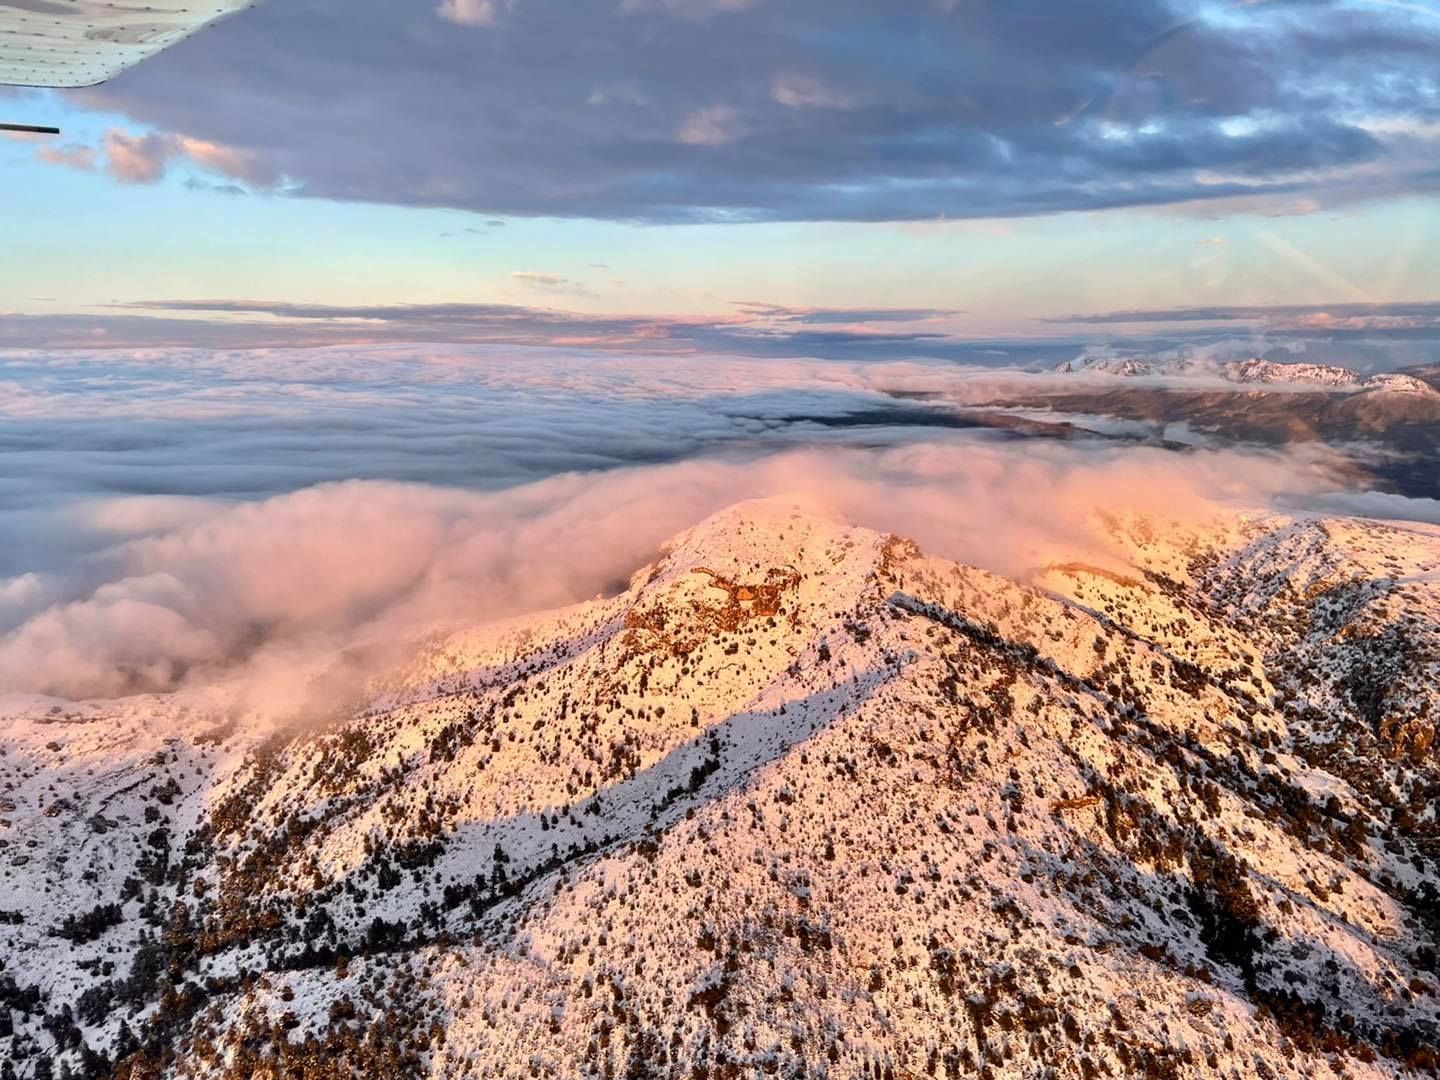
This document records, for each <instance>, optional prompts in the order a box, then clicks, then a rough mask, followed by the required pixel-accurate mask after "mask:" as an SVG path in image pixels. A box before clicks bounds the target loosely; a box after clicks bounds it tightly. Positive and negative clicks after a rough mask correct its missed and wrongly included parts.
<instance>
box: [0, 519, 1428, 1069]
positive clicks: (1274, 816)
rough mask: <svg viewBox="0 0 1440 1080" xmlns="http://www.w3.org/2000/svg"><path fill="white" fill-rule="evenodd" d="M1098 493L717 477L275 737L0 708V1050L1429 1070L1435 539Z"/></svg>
mask: <svg viewBox="0 0 1440 1080" xmlns="http://www.w3.org/2000/svg"><path fill="white" fill-rule="evenodd" d="M1106 527H1107V528H1108V531H1109V533H1110V539H1111V541H1112V545H1111V546H1112V550H1113V551H1117V552H1121V553H1123V554H1124V556H1125V561H1126V562H1128V564H1129V565H1125V566H1119V565H1112V566H1107V567H1100V566H1098V565H1094V564H1092V563H1090V562H1088V561H1086V560H1084V559H1081V558H1078V557H1077V558H1076V559H1074V560H1067V561H1064V562H1057V563H1056V564H1055V565H1053V566H1051V567H1049V568H1047V569H1037V571H1036V572H1035V574H1034V576H1033V580H1031V581H1029V582H1027V583H1020V582H1016V581H1011V580H1007V579H1005V578H1000V577H997V576H995V575H993V574H989V573H986V572H984V571H981V570H977V569H973V568H969V567H965V566H961V565H957V564H954V563H951V562H947V561H944V560H940V559H936V558H932V557H929V556H927V555H926V554H924V553H922V552H920V551H919V550H918V549H917V548H916V547H915V546H914V545H913V544H910V543H908V542H906V541H903V540H900V539H897V538H895V537H888V536H884V535H881V534H878V533H874V532H870V531H866V530H862V529H854V528H849V527H847V526H845V525H843V524H840V523H837V522H834V521H830V520H828V519H826V518H824V517H822V516H816V515H815V514H813V513H810V512H807V511H806V510H803V509H801V508H799V507H796V506H792V505H790V504H789V503H786V502H766V503H752V504H743V505H741V506H739V507H736V508H733V509H731V510H729V511H726V512H724V513H722V514H720V515H717V516H716V517H714V518H712V519H711V520H709V521H707V522H705V523H703V524H702V525H700V526H697V527H696V528H695V529H693V530H691V531H689V532H688V533H686V534H684V535H682V536H680V537H678V538H677V539H676V540H675V541H674V542H673V543H672V545H671V546H670V547H669V549H668V551H667V552H666V553H664V554H663V556H662V557H661V558H660V559H659V560H658V561H657V562H656V563H655V564H654V565H653V566H651V567H648V568H647V569H646V570H644V571H642V572H640V573H639V574H637V575H636V576H635V578H634V579H633V581H632V583H631V588H630V589H629V590H628V591H627V592H625V593H624V594H622V595H620V596H617V597H615V598H613V599H609V600H599V601H595V602H592V603H589V604H584V605H581V606H579V607H575V608H571V609H567V610H564V611H560V612H554V613H548V614H545V615H541V616H536V617H533V618H528V619H524V620H519V621H515V622H511V623H507V624H504V625H499V626H493V627H481V628H478V629H476V630H473V631H468V632H465V633H461V634H457V635H453V636H451V637H448V638H446V639H444V640H443V641H439V642H436V643H433V644H432V645H431V646H430V647H429V648H428V649H427V650H426V651H425V652H424V654H423V655H421V656H420V657H419V658H417V659H416V660H415V661H414V662H413V663H411V664H410V665H409V666H407V667H406V668H405V669H404V670H403V671H401V672H398V673H396V674H394V675H393V676H391V677H389V678H387V679H386V680H384V681H383V682H382V681H376V682H375V683H374V684H373V685H371V686H369V687H368V688H366V690H365V694H364V697H365V700H366V701H367V704H366V706H365V707H364V708H362V709H361V710H359V711H358V712H352V713H348V714H345V715H342V716H341V717H339V718H338V719H336V720H335V721H333V722H332V723H330V724H328V725H327V726H326V727H325V728H324V729H322V730H319V731H309V732H305V733H291V734H275V735H270V736H268V737H262V736H261V735H260V734H259V733H257V732H256V731H254V730H253V728H252V727H251V726H250V725H248V724H247V723H245V722H244V718H233V717H229V716H228V715H227V714H226V712H225V707H226V706H225V702H224V700H223V697H221V696H217V695H214V694H212V695H208V696H206V695H199V694H196V693H195V692H185V693H181V694H176V695H171V696H169V697H152V698H146V699H143V700H142V699H133V700H128V701H123V702H112V703H106V704H103V705H101V704H95V705H69V704H60V705H52V703H50V702H44V703H36V702H33V701H32V702H29V703H21V702H14V701H12V702H9V703H7V705H8V715H7V717H6V719H5V721H4V724H3V727H0V732H3V739H4V746H5V756H4V757H3V758H0V788H3V790H4V800H3V801H0V816H3V818H4V820H5V823H6V824H5V825H4V826H3V827H0V837H3V839H4V841H5V845H6V846H5V847H4V849H3V851H0V912H3V922H4V924H5V925H3V926H0V936H3V937H4V938H5V939H8V942H9V947H8V949H7V957H8V959H7V961H6V963H7V968H6V970H5V971H4V972H3V973H0V984H3V985H0V1004H3V1006H4V1009H3V1013H0V1023H3V1022H4V1020H5V1018H6V1017H7V1016H8V1017H9V1018H10V1023H11V1026H12V1027H13V1030H14V1032H15V1036H14V1040H13V1042H7V1043H6V1044H5V1045H7V1046H9V1047H10V1048H11V1049H10V1054H11V1057H12V1059H13V1061H14V1063H15V1065H16V1067H17V1068H19V1069H22V1070H23V1069H29V1068H31V1067H32V1065H33V1063H34V1062H35V1061H37V1060H38V1059H39V1056H41V1055H43V1056H45V1057H46V1058H47V1059H50V1060H52V1061H54V1062H56V1066H55V1068H56V1072H57V1073H58V1071H59V1068H58V1063H59V1062H62V1061H63V1062H64V1063H65V1064H67V1065H69V1066H70V1067H71V1068H72V1070H74V1071H75V1072H76V1073H79V1074H82V1075H83V1074H85V1073H86V1072H88V1073H89V1074H90V1075H97V1076H99V1075H119V1076H130V1077H137V1076H151V1075H176V1076H224V1077H241V1076H244V1077H249V1076H264V1075H275V1076H282V1075H283V1076H292V1075H293V1076H305V1077H310V1076H322V1077H330V1076H336V1077H338V1076H351V1075H367V1076H377V1077H379V1076H399V1075H406V1076H408V1075H435V1076H466V1075H470V1076H477V1077H478V1076H487V1077H488V1076H515V1077H531V1076H556V1077H574V1076H585V1077H591V1076H593V1077H605V1076H616V1077H624V1076H630V1077H651V1076H653V1077H668V1076H676V1077H686V1078H694V1077H742V1076H752V1075H776V1076H831V1077H850V1076H865V1077H891V1076H893V1077H906V1076H931V1075H933V1076H942V1077H943V1076H964V1075H971V1074H978V1073H988V1074H989V1075H994V1076H1037V1075H1054V1076H1063V1077H1069V1076H1075V1077H1091V1076H1103V1075H1110V1076H1116V1077H1121V1076H1134V1075H1147V1074H1148V1075H1156V1076H1210V1075H1226V1076H1231V1075H1233V1076H1255V1075H1259V1076H1265V1075H1269V1076H1306V1077H1313V1076H1329V1075H1337V1076H1338V1075H1341V1074H1342V1073H1343V1074H1344V1075H1347V1076H1356V1075H1377V1076H1379V1075H1399V1074H1401V1073H1403V1072H1404V1070H1405V1069H1406V1068H1407V1067H1416V1068H1420V1069H1429V1070H1432V1071H1433V1070H1434V1068H1435V1065H1436V1057H1435V1047H1436V1044H1437V1041H1440V1028H1437V1009H1440V997H1437V993H1440V970H1437V960H1436V951H1435V947H1436V936H1437V933H1440V922H1437V915H1436V912H1437V911H1440V891H1437V885H1440V863H1437V860H1440V844H1437V836H1440V828H1437V822H1436V806H1437V795H1440V768H1437V765H1440V761H1437V751H1436V748H1435V724H1436V722H1437V716H1440V713H1437V705H1440V530H1436V529H1427V528H1424V527H1399V526H1389V525H1379V524H1375V523H1369V522H1362V521H1353V520H1342V519H1332V520H1318V519H1306V520H1289V519H1277V518H1262V519H1258V520H1253V521H1240V520H1237V521H1231V522H1221V523H1217V524H1216V525H1215V526H1214V527H1213V528H1207V529H1204V530H1198V531H1197V530H1181V529H1177V528H1173V527H1169V526H1162V525H1161V524H1160V523H1155V522H1150V521H1146V520H1142V519H1132V518H1121V517H1116V518H1113V519H1109V520H1108V521H1107V523H1106ZM1078 554H1079V553H1077V555H1078ZM237 719H238V722H232V721H237ZM52 811H53V813H52ZM47 890H48V891H47ZM61 898H63V901H62V899H61ZM32 988H33V989H32ZM21 1075H25V1073H24V1072H21ZM31 1075H33V1072H32V1073H31Z"/></svg>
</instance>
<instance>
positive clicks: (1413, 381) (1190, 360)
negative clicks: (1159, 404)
mask: <svg viewBox="0 0 1440 1080" xmlns="http://www.w3.org/2000/svg"><path fill="white" fill-rule="evenodd" d="M1055 371H1056V372H1057V373H1059V374H1074V373H1077V372H1095V373H1099V374H1105V375H1122V376H1132V377H1133V376H1143V375H1161V376H1171V377H1208V378H1211V379H1217V378H1218V379H1223V380H1224V381H1226V382H1232V383H1238V384H1241V385H1245V386H1306V387H1309V386H1313V387H1317V388H1324V389H1334V390H1350V391H1375V390H1378V391H1385V392H1387V393H1405V394H1419V395H1424V396H1430V397H1436V398H1440V391H1437V390H1436V389H1435V388H1434V387H1432V386H1431V385H1430V384H1429V383H1426V382H1424V381H1423V380H1421V379H1418V378H1415V377H1414V376H1412V375H1406V374H1401V373H1393V372H1390V373H1383V374H1376V375H1368V376H1367V375H1360V374H1359V373H1357V372H1355V371H1352V370H1351V369H1349V368H1345V367H1336V366H1333V365H1329V364H1306V363H1289V364H1282V363H1276V362H1275V361H1273V360H1263V359H1260V358H1258V357H1257V358H1254V359H1250V360H1230V361H1223V362H1221V361H1215V360H1210V359H1206V358H1200V357H1183V358H1181V359H1177V360H1144V359H1140V358H1137V357H1109V356H1082V357H1079V358H1078V359H1075V360H1067V361H1065V362H1064V363H1062V364H1059V365H1058V366H1056V368H1055Z"/></svg>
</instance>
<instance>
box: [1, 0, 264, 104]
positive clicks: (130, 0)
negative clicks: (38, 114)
mask: <svg viewBox="0 0 1440 1080" xmlns="http://www.w3.org/2000/svg"><path fill="white" fill-rule="evenodd" d="M253 3H254V0H0V85H9V86H50V87H76V86H94V85H95V84H96V83H102V82H104V81H105V80H106V79H109V78H111V77H113V76H114V75H117V74H119V73H120V72H121V71H124V70H125V69H126V68H128V67H130V66H131V65H132V64H138V63H139V62H140V61H142V60H145V59H147V58H149V57H151V56H154V55H155V54H156V53H158V52H159V51H160V50H162V49H166V48H169V47H170V46H171V45H174V44H175V43H176V42H177V41H181V40H183V39H184V38H187V37H189V36H190V35H191V34H193V33H195V31H197V30H200V29H202V28H203V27H205V26H208V25H209V24H210V23H212V22H214V21H215V20H216V19H221V18H224V17H225V16H226V15H231V14H234V13H235V12H237V11H240V10H242V9H244V8H248V7H250V6H251V5H252V4H253Z"/></svg>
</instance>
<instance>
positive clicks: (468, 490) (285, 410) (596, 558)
mask: <svg viewBox="0 0 1440 1080" xmlns="http://www.w3.org/2000/svg"><path fill="white" fill-rule="evenodd" d="M1045 377H1046V376H1033V375H1025V374H1022V373H1018V372H996V371H993V370H991V371H983V370H980V371H977V370H973V369H965V368H957V367H955V366H954V365H947V364H943V363H939V362H936V363H924V362H907V363H888V364H886V363H855V364H846V363H837V362H833V361H830V362H821V361H800V360H767V359H759V358H739V357H723V356H689V357H678V358H676V357H668V358H657V357H645V358H638V359H637V358H626V357H621V356H616V355H613V354H596V353H581V352H575V351H565V350H555V349H533V350H525V349H518V350H517V349H508V350H504V349H496V348H487V347H480V346H476V347H463V348H436V347H433V346H425V347H421V346H403V347H400V346H388V347H384V348H369V349H367V348H358V347H347V348H327V349H311V350H248V351H239V352H216V351H196V350H163V351H154V352H125V353H116V352H113V351H112V352H103V351H102V352H94V353H63V354H49V355H47V354H42V353H33V352H31V353H17V354H10V355H6V356H0V420H3V434H0V516H3V519H4V520H5V521H6V522H7V523H8V526H7V528H6V530H5V531H4V537H3V544H0V694H4V693H10V694H14V693H21V694H46V695H55V696H58V697H66V698H86V697H108V696H117V695H123V694H130V693H136V692H142V691H158V690H166V689H171V688H174V687H177V686H182V685H193V684H200V683H206V682H210V681H214V680H218V679H235V678H242V679H249V680H251V681H252V682H253V683H254V684H255V685H256V686H257V687H261V686H263V688H264V693H263V697H264V698H265V699H266V700H267V701H268V702H270V703H271V704H272V705H273V704H274V703H275V702H283V701H284V700H285V698H286V696H287V695H293V694H294V693H296V690H295V685H296V682H297V680H300V679H302V678H303V677H306V676H307V674H308V673H313V671H314V670H315V669H316V666H317V664H319V663H321V662H322V661H323V658H325V657H333V656H335V655H337V654H338V653H340V652H341V651H343V650H356V649H361V648H370V649H375V648H377V647H383V646H385V645H387V644H389V645H395V644H397V643H402V642H409V641H414V640H416V639H417V638H418V636H419V635H421V634H423V633H425V632H426V631H427V630H429V629H432V628H435V627H438V626H459V625H465V624H469V623H475V622H479V621H484V620H487V619H494V618H500V617H506V616H511V615H517V614H521V613H525V612H529V611H535V610H540V609H546V608H552V607H557V606H561V605H564V604H568V603H572V602H575V601H577V600H582V599H587V598H590V597H593V596H595V595H597V594H601V593H606V592H610V591H613V590H615V589H617V588H620V587H623V584H624V582H625V581H626V580H627V578H628V577H629V576H630V574H632V573H633V572H634V571H635V570H636V569H638V568H639V567H641V566H643V565H644V564H645V563H646V562H647V561H649V560H650V559H651V558H653V557H654V555H655V553H656V552H657V550H658V549H659V548H660V547H661V545H662V544H663V543H664V542H665V541H666V540H668V539H669V538H670V537H672V536H673V535H675V534H676V533H678V532H680V531H682V530H683V529H685V528H687V527H689V526H691V525H693V524H695V523H696V522H698V521H699V520H701V519H703V518H704V517H705V516H706V515H708V514H710V513H713V512H715V511H717V510H720V509H722V508H724V507H726V506H728V505H730V504H732V503H734V502H737V501H739V500H741V499H746V498H753V497H757V496H767V495H789V494H794V493H803V494H805V495H806V497H807V498H808V499H810V500H812V501H813V502H814V503H815V504H816V505H817V506H819V507H821V508H822V509H824V510H825V511H827V512H830V513H833V514H836V515H838V516H841V517H844V518H846V519H848V520H851V521H853V522H856V523H858V524H863V525H868V526H872V527H875V528H879V529H884V530H890V531H895V532H900V533H902V534H905V535H909V536H913V537H914V538H916V539H917V540H919V541H920V542H921V543H922V545H924V546H925V547H926V548H927V549H929V550H932V551H934V552H936V553H938V554H943V555H946V556H950V557H953V558H958V559H963V560H966V561H969V562H973V563H977V564H979V565H983V566H986V567H989V568H992V569H995V570H997V571H1000V572H1003V573H1007V574H1012V575H1023V574H1024V573H1025V572H1026V571H1027V570H1028V569H1031V568H1033V567H1035V566H1039V565H1044V564H1045V563H1046V562H1048V561H1051V560H1052V559H1055V558H1063V557H1066V556H1067V555H1074V554H1075V553H1076V552H1077V550H1084V549H1085V548H1086V547H1087V545H1090V544H1092V543H1093V542H1094V540H1093V537H1092V536H1091V521H1092V517H1091V514H1092V511H1093V510H1094V508H1095V507H1096V506H1108V507H1129V508H1135V509H1140V510H1145V511H1149V512H1154V513H1160V514H1168V515H1171V516H1179V517H1188V518H1195V517H1202V516H1204V515H1207V514H1210V513H1213V512H1215V511H1216V510H1217V509H1220V508H1222V507H1232V508H1233V507H1266V506H1279V505H1297V504H1304V503H1305V502H1306V501H1307V500H1309V501H1310V502H1311V504H1313V505H1317V506H1318V505H1322V504H1323V506H1324V508H1325V509H1327V510H1331V511H1336V510H1347V509H1348V510H1352V511H1359V512H1365V513H1372V514H1383V515H1385V516H1401V517H1418V518H1426V517H1432V518H1433V517H1434V515H1433V509H1434V507H1433V506H1432V505H1429V504H1423V505H1422V504H1421V503H1419V502H1416V501H1415V500H1401V499H1397V498H1396V497H1393V496H1375V495H1368V494H1365V493H1359V494H1357V493H1353V492H1345V491H1343V490H1340V489H1339V488H1338V486H1337V482H1336V480H1335V475H1334V473H1333V471H1332V469H1331V468H1330V462H1329V461H1328V460H1327V459H1326V457H1325V455H1324V453H1323V451H1319V452H1317V451H1315V450H1313V449H1312V450H1309V451H1305V452H1301V451H1298V450H1295V451H1287V452H1278V451H1274V450H1261V449H1258V448H1257V449H1246V448H1238V449H1236V448H1231V449H1212V448H1195V449H1192V450H1190V451H1188V452H1183V453H1182V452H1176V451H1174V450H1167V449H1163V448H1161V447H1158V446H1142V445H1136V444H1134V443H1133V442H1117V441H1113V440H1107V439H1105V438H1102V437H1099V436H1097V437H1096V438H1094V439H1091V440H1069V441H1054V440H1040V439H1016V438H1013V437H1007V436H1005V435H1003V434H1000V433H995V432H989V431H967V430H957V429H953V428H951V427H949V426H947V425H946V424H944V423H942V422H941V417H942V416H943V415H948V414H947V413H946V410H953V409H954V407H955V406H957V405H960V404H963V403H965V402H967V401H979V400H983V399H985V398H986V397H987V396H988V395H990V394H991V393H993V392H994V390H995V389H996V386H997V380H1026V379H1037V378H1045ZM917 394H919V395H927V396H926V397H925V398H924V399H923V400H924V401H925V402H926V403H927V404H925V405H924V406H923V408H926V409H932V410H935V416H936V423H934V424H927V423H925V421H924V415H923V414H921V415H919V417H918V419H917V413H916V408H917V406H914V405H913V404H909V403H911V402H913V401H914V400H915V397H914V395H917ZM896 395H903V396H901V397H897V396H896ZM897 403H899V404H903V405H904V409H900V410H897Z"/></svg>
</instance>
